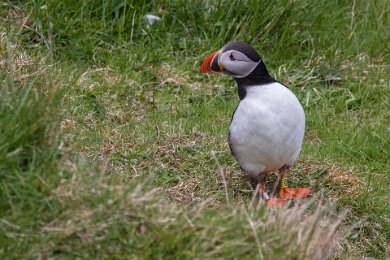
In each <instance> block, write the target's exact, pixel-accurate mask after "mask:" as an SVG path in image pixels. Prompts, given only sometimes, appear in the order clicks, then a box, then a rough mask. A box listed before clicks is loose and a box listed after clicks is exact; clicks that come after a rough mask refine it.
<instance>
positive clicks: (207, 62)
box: [199, 51, 221, 73]
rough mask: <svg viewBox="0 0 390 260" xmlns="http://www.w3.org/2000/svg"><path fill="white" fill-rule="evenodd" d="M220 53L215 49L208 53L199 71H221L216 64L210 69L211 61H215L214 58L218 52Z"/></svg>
mask: <svg viewBox="0 0 390 260" xmlns="http://www.w3.org/2000/svg"><path fill="white" fill-rule="evenodd" d="M220 53H221V51H216V52H214V53H212V54H210V55H209V56H208V57H207V58H206V59H205V60H204V62H203V63H202V65H201V66H200V69H199V73H213V72H219V71H221V70H220V68H219V67H218V66H213V69H212V65H213V62H215V61H214V58H218V54H220Z"/></svg>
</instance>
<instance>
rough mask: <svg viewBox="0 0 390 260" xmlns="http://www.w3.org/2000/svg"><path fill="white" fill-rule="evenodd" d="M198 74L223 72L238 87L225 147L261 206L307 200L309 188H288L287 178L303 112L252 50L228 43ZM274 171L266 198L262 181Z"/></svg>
mask: <svg viewBox="0 0 390 260" xmlns="http://www.w3.org/2000/svg"><path fill="white" fill-rule="evenodd" d="M199 73H222V74H226V75H229V76H231V77H233V78H234V79H235V81H236V82H237V86H238V96H239V99H240V102H239V104H238V106H237V108H236V110H235V111H234V112H233V115H232V119H231V123H230V127H229V147H230V150H231V152H232V154H233V156H234V157H235V159H236V160H237V162H238V164H239V166H240V167H241V169H242V170H243V171H244V172H245V173H247V174H248V175H249V176H250V177H251V178H252V179H253V181H254V182H255V184H256V192H258V193H260V195H261V198H263V199H264V200H265V202H266V204H267V205H270V206H282V205H284V204H285V203H286V202H287V201H288V200H290V199H301V198H305V197H307V196H309V195H310V193H311V192H312V190H311V189H309V188H290V187H288V183H287V177H286V175H287V173H288V171H289V169H290V168H291V166H292V165H293V164H294V162H295V161H296V160H297V158H298V156H299V154H300V151H301V147H302V142H303V137H304V133H305V112H304V110H303V107H302V105H301V103H300V102H299V100H298V98H297V97H296V96H295V95H294V93H293V92H292V91H291V90H290V89H289V88H288V87H287V86H286V85H284V84H283V83H281V82H279V81H277V80H275V79H274V78H273V77H272V76H271V75H270V74H269V72H268V70H267V68H266V66H265V64H264V62H263V61H262V59H261V57H260V55H259V54H258V53H257V51H256V50H255V49H254V48H253V47H252V46H251V45H249V44H247V43H243V42H236V41H234V42H230V43H228V44H226V45H225V46H224V47H223V48H222V49H220V50H218V51H216V52H214V53H212V54H210V55H209V56H208V57H207V58H206V59H205V60H204V62H203V63H202V65H201V67H200V70H199ZM276 171H279V180H278V181H279V182H280V191H279V194H278V196H276V197H273V196H272V197H271V196H269V195H268V193H267V191H266V188H265V185H264V180H265V177H266V175H267V174H268V173H270V172H276Z"/></svg>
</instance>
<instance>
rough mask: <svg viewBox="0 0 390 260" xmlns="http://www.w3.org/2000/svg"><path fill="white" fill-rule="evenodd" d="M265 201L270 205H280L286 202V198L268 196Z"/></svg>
mask: <svg viewBox="0 0 390 260" xmlns="http://www.w3.org/2000/svg"><path fill="white" fill-rule="evenodd" d="M265 203H266V204H267V205H268V206H270V207H282V206H284V205H286V204H287V200H285V199H282V198H269V199H267V200H266V201H265Z"/></svg>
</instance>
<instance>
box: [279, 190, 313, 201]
mask: <svg viewBox="0 0 390 260" xmlns="http://www.w3.org/2000/svg"><path fill="white" fill-rule="evenodd" d="M311 191H312V190H311V189H309V188H281V189H280V192H279V197H280V198H281V199H302V198H306V197H307V196H309V195H310V193H311Z"/></svg>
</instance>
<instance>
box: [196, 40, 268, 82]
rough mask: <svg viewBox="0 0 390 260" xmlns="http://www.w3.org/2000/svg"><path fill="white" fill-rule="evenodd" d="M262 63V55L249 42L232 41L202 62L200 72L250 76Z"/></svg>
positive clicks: (242, 76) (237, 77) (234, 76)
mask: <svg viewBox="0 0 390 260" xmlns="http://www.w3.org/2000/svg"><path fill="white" fill-rule="evenodd" d="M259 63H261V58H260V55H259V54H258V53H257V52H256V51H255V49H253V48H252V46H250V45H249V44H246V43H242V42H230V43H228V44H227V45H225V46H224V47H223V48H222V49H221V50H219V51H216V52H214V53H212V54H210V55H209V56H208V57H207V58H206V59H205V61H204V62H203V63H202V65H201V67H200V70H199V72H200V73H214V72H223V73H225V74H227V75H229V76H232V77H233V78H236V79H240V78H245V77H246V76H248V75H249V74H250V73H251V72H252V71H253V70H254V69H255V68H256V67H257V65H259Z"/></svg>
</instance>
